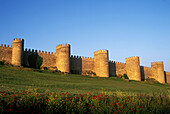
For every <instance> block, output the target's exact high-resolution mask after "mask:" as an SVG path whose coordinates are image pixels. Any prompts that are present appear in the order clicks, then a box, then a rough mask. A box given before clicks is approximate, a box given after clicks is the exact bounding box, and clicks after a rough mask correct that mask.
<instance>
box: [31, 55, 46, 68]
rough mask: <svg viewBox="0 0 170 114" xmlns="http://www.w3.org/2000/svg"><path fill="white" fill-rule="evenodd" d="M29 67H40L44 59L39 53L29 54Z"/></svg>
mask: <svg viewBox="0 0 170 114" xmlns="http://www.w3.org/2000/svg"><path fill="white" fill-rule="evenodd" d="M28 62H29V67H31V68H36V69H40V66H41V65H42V62H43V59H42V57H40V56H39V55H38V54H32V55H29V56H28Z"/></svg>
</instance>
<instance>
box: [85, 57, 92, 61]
mask: <svg viewBox="0 0 170 114" xmlns="http://www.w3.org/2000/svg"><path fill="white" fill-rule="evenodd" d="M82 60H87V61H93V60H94V58H91V57H82Z"/></svg>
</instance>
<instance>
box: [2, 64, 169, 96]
mask: <svg viewBox="0 0 170 114" xmlns="http://www.w3.org/2000/svg"><path fill="white" fill-rule="evenodd" d="M30 88H35V89H37V92H39V93H44V92H59V93H60V92H69V93H73V94H76V93H85V92H91V93H93V94H98V93H101V92H106V93H108V94H112V93H115V92H119V93H120V91H121V93H123V94H131V95H132V94H133V95H135V94H137V93H146V94H153V93H155V94H157V93H165V94H169V90H170V86H168V85H164V84H159V83H153V84H151V83H146V82H138V81H130V82H126V81H125V80H123V79H119V78H116V77H110V78H100V77H90V76H82V75H75V74H67V75H61V74H57V73H50V72H48V71H42V72H37V71H34V70H33V69H30V68H22V67H11V66H2V65H0V91H8V92H14V91H18V90H19V91H25V90H28V89H30Z"/></svg>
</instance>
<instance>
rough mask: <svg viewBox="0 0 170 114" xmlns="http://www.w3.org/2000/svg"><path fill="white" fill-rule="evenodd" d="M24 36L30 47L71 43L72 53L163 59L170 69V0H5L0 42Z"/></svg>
mask: <svg viewBox="0 0 170 114" xmlns="http://www.w3.org/2000/svg"><path fill="white" fill-rule="evenodd" d="M13 38H23V39H24V40H25V48H31V49H37V50H44V51H50V52H55V47H56V46H57V45H58V44H61V43H69V44H71V54H72V55H79V56H86V57H93V53H94V51H97V50H100V49H108V50H109V59H110V60H113V61H119V62H125V58H127V57H131V56H139V57H140V64H141V65H143V66H148V67H150V62H155V61H164V67H165V70H166V71H170V51H169V49H170V45H169V44H170V0H0V43H2V44H9V45H11V44H12V39H13Z"/></svg>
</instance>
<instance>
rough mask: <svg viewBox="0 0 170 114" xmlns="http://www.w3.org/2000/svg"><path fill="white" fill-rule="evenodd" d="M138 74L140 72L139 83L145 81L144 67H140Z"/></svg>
mask: <svg viewBox="0 0 170 114" xmlns="http://www.w3.org/2000/svg"><path fill="white" fill-rule="evenodd" d="M140 72H141V81H144V80H145V71H144V66H140Z"/></svg>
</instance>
